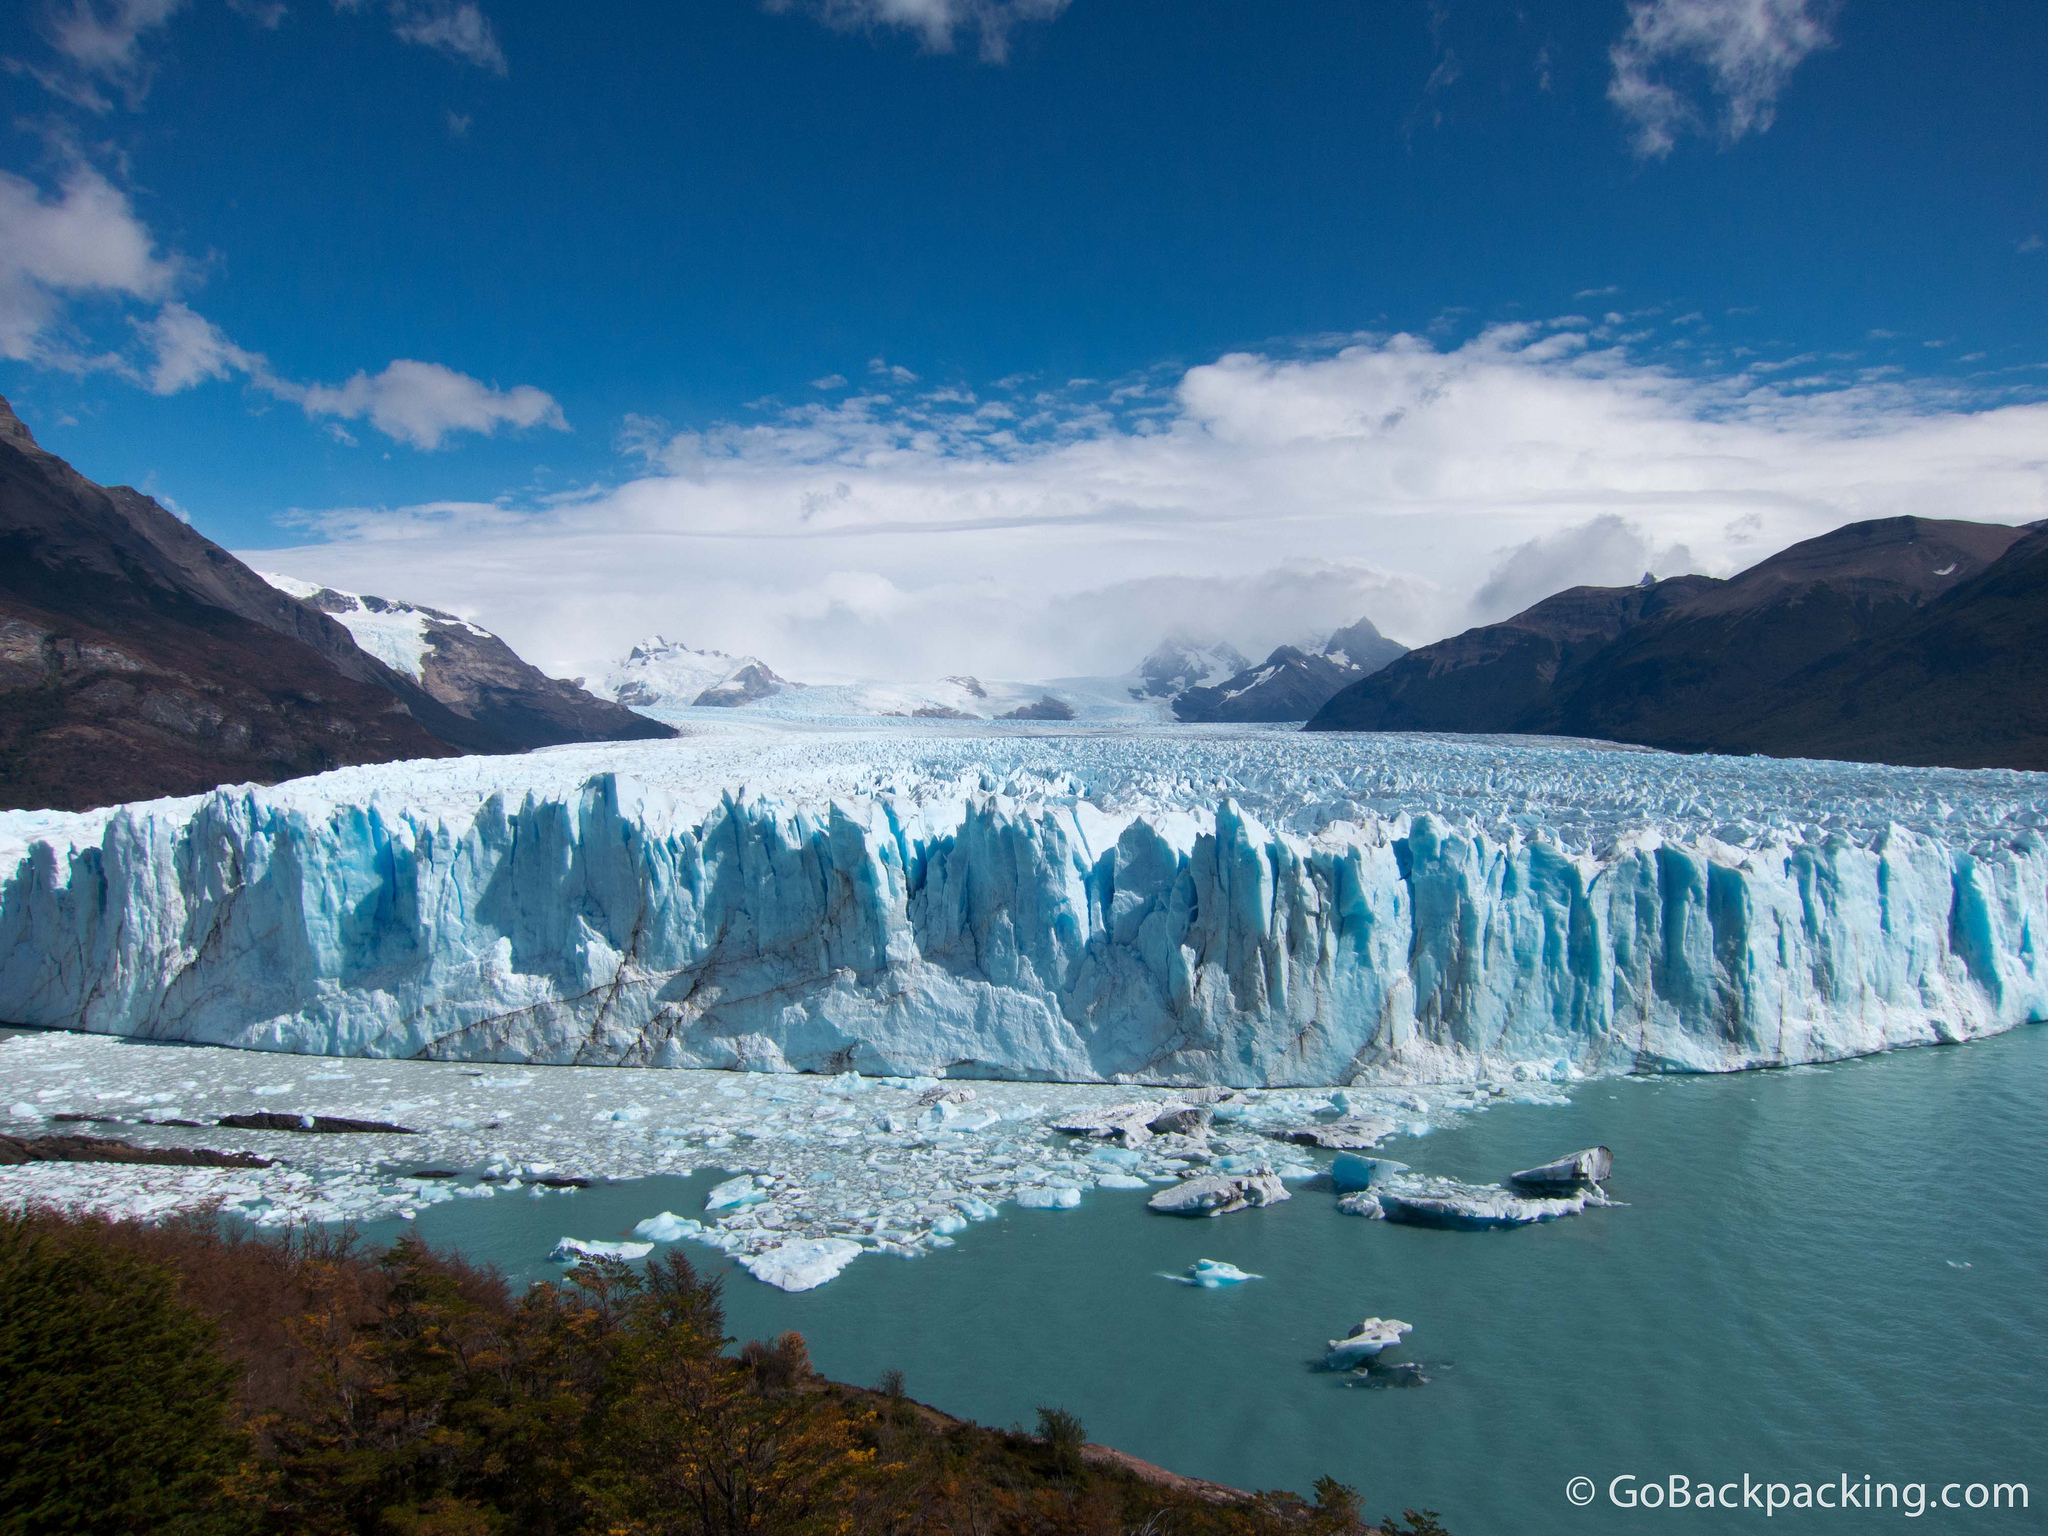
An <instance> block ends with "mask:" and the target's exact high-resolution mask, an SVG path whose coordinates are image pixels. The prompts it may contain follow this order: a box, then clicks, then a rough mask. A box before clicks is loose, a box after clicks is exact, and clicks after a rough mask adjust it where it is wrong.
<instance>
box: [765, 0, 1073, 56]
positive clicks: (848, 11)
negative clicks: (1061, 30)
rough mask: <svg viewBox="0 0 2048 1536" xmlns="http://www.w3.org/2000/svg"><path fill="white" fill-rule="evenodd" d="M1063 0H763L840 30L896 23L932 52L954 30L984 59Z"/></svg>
mask: <svg viewBox="0 0 2048 1536" xmlns="http://www.w3.org/2000/svg"><path fill="white" fill-rule="evenodd" d="M1068 4H1069V0H763V7H764V8H765V9H766V10H769V11H772V12H775V13H777V14H780V13H782V12H785V11H792V10H799V9H800V10H804V11H808V12H810V13H811V14H813V15H815V16H816V17H817V18H818V19H819V20H820V21H822V22H824V23H825V25H826V26H828V27H832V28H834V29H835V30H837V31H841V32H855V31H862V30H867V29H872V28H875V27H897V28H901V29H903V30H906V31H910V32H915V33H916V34H917V35H918V38H919V40H920V41H921V42H922V43H923V45H924V46H925V47H926V48H927V49H929V50H930V51H931V52H933V53H951V52H952V51H953V49H954V48H955V47H956V46H957V44H958V39H959V37H960V34H961V33H963V32H972V33H974V34H975V35H976V36H977V38H978V39H979V44H980V53H981V58H982V61H983V62H984V63H988V64H1000V63H1002V62H1004V61H1005V60H1006V59H1008V58H1009V56H1010V34H1011V33H1012V32H1013V31H1015V30H1016V28H1017V27H1019V26H1020V25H1025V24H1028V23H1031V22H1046V21H1051V20H1053V19H1054V18H1055V17H1057V16H1058V15H1059V14H1060V12H1062V11H1064V10H1065V9H1066V8H1067V5H1068Z"/></svg>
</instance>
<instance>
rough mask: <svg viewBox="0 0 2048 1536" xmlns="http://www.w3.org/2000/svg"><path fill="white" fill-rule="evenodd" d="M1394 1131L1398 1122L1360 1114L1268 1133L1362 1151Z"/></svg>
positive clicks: (1302, 1142)
mask: <svg viewBox="0 0 2048 1536" xmlns="http://www.w3.org/2000/svg"><path fill="white" fill-rule="evenodd" d="M1394 1130H1395V1126H1394V1122H1393V1121H1391V1120H1389V1119H1387V1118H1386V1117H1385V1116H1383V1115H1359V1116H1355V1117H1352V1118H1349V1119H1344V1120H1334V1121H1332V1122H1331V1123H1330V1124H1328V1125H1310V1126H1290V1127H1288V1128H1287V1129H1285V1130H1279V1131H1268V1132H1267V1133H1266V1134H1267V1135H1269V1136H1271V1137H1272V1138H1273V1139H1274V1140H1275V1141H1286V1142H1293V1143H1294V1144H1296V1145H1297V1146H1304V1147H1322V1148H1325V1149H1326V1150H1330V1151H1339V1150H1342V1151H1359V1150H1365V1149H1369V1148H1372V1147H1376V1146H1378V1145H1379V1144H1380V1143H1381V1142H1383V1141H1385V1140H1386V1139H1387V1138H1388V1137H1389V1136H1391V1135H1393V1134H1394Z"/></svg>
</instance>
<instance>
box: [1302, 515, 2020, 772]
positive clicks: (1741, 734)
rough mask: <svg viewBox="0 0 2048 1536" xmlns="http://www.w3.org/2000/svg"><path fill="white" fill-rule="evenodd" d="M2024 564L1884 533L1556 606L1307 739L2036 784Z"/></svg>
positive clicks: (1872, 526) (1541, 608) (1994, 530)
mask: <svg viewBox="0 0 2048 1536" xmlns="http://www.w3.org/2000/svg"><path fill="white" fill-rule="evenodd" d="M2037 526H2038V525H2037ZM2044 551H2048V545H2044V541H2043V539H2042V537H2041V535H2040V534H2039V533H2038V532H2036V533H2031V534H2030V532H2029V530H2027V529H2025V528H2014V527H2009V526H2006V525H2004V524H1995V523H1969V522H1957V521H1940V520H1934V519H1928V518H1914V517H1901V518H1886V519H1881V520H1878V521H1873V522H1865V523H1854V524H1851V525H1849V526H1847V527H1844V528H1839V529H1836V530H1835V531H1834V532H1832V533H1829V534H1825V535H1822V536H1821V537H1820V538H1816V539H1809V540H1807V541H1805V542H1804V543H1801V544H1796V545H1794V546H1792V548H1790V549H1787V550H1784V551H1783V552H1781V553H1779V554H1777V555H1774V556H1772V557H1771V558H1770V559H1768V560H1765V561H1762V562H1761V563H1759V564H1758V565H1755V566H1753V567H1751V568H1750V569H1749V570H1747V571H1744V572H1742V573H1741V574H1740V575H1738V576H1735V577H1733V578H1731V579H1730V580H1727V581H1717V580H1714V579H1712V578H1710V577H1704V576H1684V577H1677V578H1674V579H1672V580H1668V581H1661V582H1648V583H1646V584H1644V585H1642V586H1638V587H1622V588H1600V587H1575V588H1572V589H1570V590H1569V591H1565V592H1561V593H1558V594H1557V595H1556V596H1554V597H1550V598H1546V599H1545V600H1544V601H1543V602H1541V603H1538V604H1536V605H1535V606H1534V607H1532V608H1530V609H1528V610H1526V611H1525V612H1523V613H1519V614H1516V615H1515V616H1514V617H1513V618H1510V619H1507V620H1504V621H1503V622H1501V623H1499V624H1493V625H1487V626H1484V627H1482V628H1479V629H1473V630H1468V631H1466V632H1465V633H1464V634H1462V635H1456V636H1453V637H1451V638H1450V639H1448V640H1444V641H1440V642H1438V643H1437V644H1435V645H1431V646H1424V647H1423V648H1421V649H1420V650H1418V651H1415V652H1413V653H1411V654H1410V655H1409V656H1407V657H1405V658H1403V659H1402V660H1401V661H1399V662H1397V663H1395V664H1394V665H1392V666H1390V667H1388V668H1386V669H1385V670H1384V671H1382V672H1380V673H1378V674H1376V675H1374V676H1372V677H1370V678H1367V679H1365V680H1364V681H1362V682H1360V683H1357V684H1354V685H1353V686H1351V687H1349V688H1347V689H1345V690H1344V691H1343V692H1342V693H1340V694H1338V695H1337V696H1336V697H1335V698H1333V699H1331V700H1330V702H1329V703H1328V704H1327V705H1325V706H1324V708H1323V709H1322V710H1321V711H1320V712H1319V713H1318V714H1317V716H1316V717H1315V718H1314V719H1313V720H1311V721H1310V724H1309V728H1310V729H1311V730H1424V731H1481V732H1534V733H1540V734H1552V735H1571V736H1594V737H1601V738H1605V739H1608V740H1614V741H1626V742H1636V743H1640V744H1643V745H1646V746H1657V747H1667V748H1672V749H1674V750H1681V751H1715V752H1731V753H1747V752H1763V753H1767V754H1770V755H1774V756H1820V757H1842V758H1848V759H1852V760H1857V761H1882V762H1899V763H1911V764H1928V765H1938V764H1945V765H1948V766H1954V767H1986V766H2002V767H2033V768H2042V767H2048V707H2044V706H2043V705H2042V704H2041V703H2040V702H2039V701H2040V700H2041V698H2042V690H2041V688H2040V680H2041V679H2042V677H2043V664H2042V663H2041V661H2040V660H2039V659H2038V656H2039V652H2040V649H2041V640H2042V638H2043V634H2042V631H2043V626H2044V623H2048V621H2044V620H2043V619H2042V618H2041V617H2040V614H2041V613H2042V610H2043V603H2042V597H2043V595H2044V594H2043V592H2042V585H2043V582H2044V580H2048V563H2044V561H2043V554H2044ZM2030 679H2031V680H2033V681H2032V682H2031V685H2030V681H2029V680H2030Z"/></svg>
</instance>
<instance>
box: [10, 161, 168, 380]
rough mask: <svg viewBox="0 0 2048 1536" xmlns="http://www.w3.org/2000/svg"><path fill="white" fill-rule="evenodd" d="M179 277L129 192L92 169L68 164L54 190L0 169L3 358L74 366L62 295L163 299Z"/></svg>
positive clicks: (74, 361)
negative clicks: (66, 336)
mask: <svg viewBox="0 0 2048 1536" xmlns="http://www.w3.org/2000/svg"><path fill="white" fill-rule="evenodd" d="M177 277H178V266H177V264H176V263H175V262H173V261H171V260H168V259H166V258H164V257H162V256H159V255H158V254H157V253H156V243H155V241H154V240H153V239H152V238H151V236H150V233H149V230H148V229H147V228H146V227H145V226H144V225H143V223H142V221H141V220H140V219H138V218H136V216H135V210H134V209H133V208H132V207H131V206H130V205H129V202H128V198H127V195H126V194H125V193H123V192H122V191H121V190H120V188H118V187H116V186H114V185H113V184H112V183H110V182H109V181H108V180H107V179H106V178H105V177H104V176H102V175H100V173H99V172H98V171H96V170H94V169H93V168H92V167H90V166H87V165H74V166H72V167H71V169H70V170H69V171H67V172H66V173H65V175H64V178H63V180H62V182H61V183H60V184H59V186H58V188H57V191H56V194H55V195H54V196H46V195H45V194H44V193H43V192H42V190H41V189H40V188H38V187H37V186H36V185H35V184H34V183H33V182H30V181H26V180H24V179H23V178H21V177H19V176H15V175H11V174H9V173H7V172H5V171H0V357H6V358H11V359H13V360H15V361H17V362H42V363H45V364H52V365H55V366H59V367H64V366H77V359H76V354H75V352H74V350H73V349H72V348H71V347H70V346H69V344H68V343H67V341H66V340H65V339H64V338H63V336H62V334H61V333H62V328H63V313H64V306H65V301H66V300H68V299H71V298H78V297H86V296H95V295H96V296H103V297H114V298H127V299H143V300H151V299H160V298H163V297H165V296H166V295H168V294H169V292H170V291H171V288H172V286H173V284H174V283H175V282H176V281H177Z"/></svg>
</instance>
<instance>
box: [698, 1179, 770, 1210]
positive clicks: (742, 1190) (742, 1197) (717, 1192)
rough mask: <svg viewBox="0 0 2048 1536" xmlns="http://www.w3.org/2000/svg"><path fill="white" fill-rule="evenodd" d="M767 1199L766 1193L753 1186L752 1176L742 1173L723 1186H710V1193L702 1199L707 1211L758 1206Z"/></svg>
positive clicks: (728, 1180)
mask: <svg viewBox="0 0 2048 1536" xmlns="http://www.w3.org/2000/svg"><path fill="white" fill-rule="evenodd" d="M767 1198H768V1191H767V1190H765V1189H758V1188H756V1187H755V1185H754V1176H753V1175H752V1174H751V1173H743V1174H741V1175H740V1176H739V1177H738V1178H736V1179H727V1180H726V1181H725V1182H724V1183H723V1184H714V1185H712V1186H711V1192H710V1193H709V1194H707V1195H706V1196H705V1197H704V1209H705V1210H707V1211H729V1210H732V1209H734V1208H735V1207H737V1206H742V1205H758V1204H760V1203H761V1202H762V1201H763V1200H766V1199H767Z"/></svg>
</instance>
